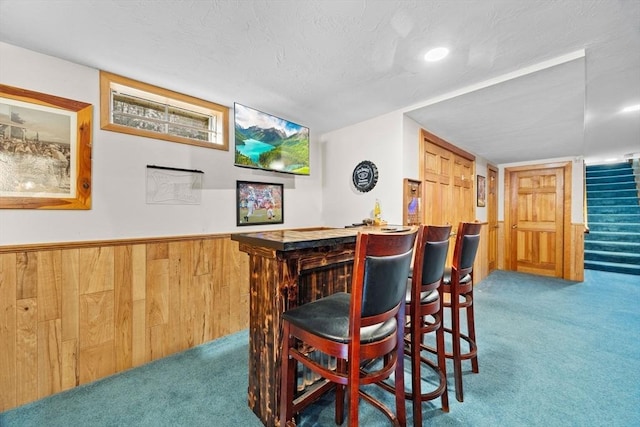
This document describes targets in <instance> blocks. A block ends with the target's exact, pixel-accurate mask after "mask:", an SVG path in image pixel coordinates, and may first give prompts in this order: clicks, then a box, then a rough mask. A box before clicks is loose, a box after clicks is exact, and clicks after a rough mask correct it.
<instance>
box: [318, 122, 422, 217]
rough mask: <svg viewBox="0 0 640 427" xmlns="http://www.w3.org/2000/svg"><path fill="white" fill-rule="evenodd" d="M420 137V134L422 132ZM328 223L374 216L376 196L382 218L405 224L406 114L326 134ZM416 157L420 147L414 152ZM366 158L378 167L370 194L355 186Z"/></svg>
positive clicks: (323, 140) (324, 140)
mask: <svg viewBox="0 0 640 427" xmlns="http://www.w3.org/2000/svg"><path fill="white" fill-rule="evenodd" d="M416 140H417V136H416ZM321 143H322V150H323V155H322V158H323V159H325V161H324V173H323V177H324V180H323V185H322V196H323V199H324V203H323V205H324V208H323V218H324V224H325V225H327V226H332V227H343V226H345V225H349V224H352V223H357V222H360V221H362V220H363V219H364V218H371V217H372V211H373V207H374V205H375V201H376V199H379V200H380V205H381V208H382V219H384V220H386V221H387V222H388V223H389V224H402V181H403V178H405V175H404V172H403V164H404V163H405V159H404V157H403V156H404V154H403V143H404V140H403V127H402V113H401V112H393V113H390V114H385V115H383V116H379V117H376V118H374V119H371V120H367V121H364V122H361V123H358V124H356V125H353V126H349V127H346V128H343V129H339V130H336V131H333V132H329V133H326V134H324V135H322V138H321ZM413 155H414V156H415V151H414V152H413ZM363 160H369V161H371V162H373V163H375V165H376V166H377V167H378V174H379V177H378V183H377V185H376V186H375V188H374V189H373V190H371V191H369V192H367V193H361V192H359V191H358V190H356V189H355V187H354V185H353V182H352V173H353V169H354V168H355V167H356V165H357V164H358V163H360V162H361V161H363Z"/></svg>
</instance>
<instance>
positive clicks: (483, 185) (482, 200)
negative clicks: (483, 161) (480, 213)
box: [477, 175, 487, 208]
mask: <svg viewBox="0 0 640 427" xmlns="http://www.w3.org/2000/svg"><path fill="white" fill-rule="evenodd" d="M477 204H478V207H481V208H483V207H485V206H486V204H487V179H486V178H485V177H484V176H482V175H478V203H477Z"/></svg>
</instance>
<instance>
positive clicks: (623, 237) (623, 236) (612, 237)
mask: <svg viewBox="0 0 640 427" xmlns="http://www.w3.org/2000/svg"><path fill="white" fill-rule="evenodd" d="M584 240H585V243H586V242H630V243H640V233H630V232H628V231H625V232H612V231H593V230H589V232H588V233H587V234H585V235H584Z"/></svg>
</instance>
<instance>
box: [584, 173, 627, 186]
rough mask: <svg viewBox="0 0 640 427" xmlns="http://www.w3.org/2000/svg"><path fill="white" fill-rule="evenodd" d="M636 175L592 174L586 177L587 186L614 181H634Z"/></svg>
mask: <svg viewBox="0 0 640 427" xmlns="http://www.w3.org/2000/svg"><path fill="white" fill-rule="evenodd" d="M635 181H636V177H635V175H634V174H633V173H628V174H624V175H609V174H607V175H602V176H592V177H587V187H588V186H589V185H596V184H610V183H615V182H635Z"/></svg>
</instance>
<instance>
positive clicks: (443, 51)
mask: <svg viewBox="0 0 640 427" xmlns="http://www.w3.org/2000/svg"><path fill="white" fill-rule="evenodd" d="M447 55H449V49H447V48H446V47H436V48H435V49H431V50H430V51H429V52H427V53H426V54H425V55H424V60H425V61H428V62H435V61H440V60H441V59H443V58H444V57H445V56H447Z"/></svg>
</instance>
